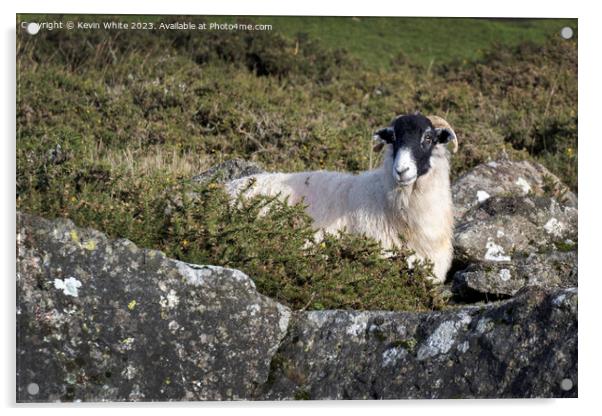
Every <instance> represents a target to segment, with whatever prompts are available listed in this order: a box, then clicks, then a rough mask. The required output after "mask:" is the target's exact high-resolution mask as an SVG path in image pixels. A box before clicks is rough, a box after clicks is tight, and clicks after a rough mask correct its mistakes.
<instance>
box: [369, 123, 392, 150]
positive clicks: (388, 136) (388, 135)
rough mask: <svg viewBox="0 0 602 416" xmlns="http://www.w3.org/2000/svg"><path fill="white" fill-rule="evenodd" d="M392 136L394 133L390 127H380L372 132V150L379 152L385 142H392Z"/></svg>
mask: <svg viewBox="0 0 602 416" xmlns="http://www.w3.org/2000/svg"><path fill="white" fill-rule="evenodd" d="M394 136H395V135H394V131H393V128H392V127H387V128H384V129H380V130H379V131H377V132H376V133H374V136H372V140H373V142H374V146H373V147H372V150H373V151H375V152H380V151H381V150H382V148H383V147H384V146H385V144H387V143H392V142H393V138H394Z"/></svg>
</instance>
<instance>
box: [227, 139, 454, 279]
mask: <svg viewBox="0 0 602 416" xmlns="http://www.w3.org/2000/svg"><path fill="white" fill-rule="evenodd" d="M386 149H387V150H386V152H385V155H384V156H383V160H384V161H383V163H382V165H381V166H380V167H379V168H377V169H374V170H370V171H366V172H362V173H360V174H358V175H353V174H350V173H341V172H327V171H311V172H298V173H264V174H258V175H253V176H249V177H245V178H241V179H237V180H234V181H232V182H229V183H227V184H226V190H227V191H228V193H229V194H230V195H231V196H235V195H237V194H238V193H239V192H240V191H241V190H243V189H245V188H246V187H248V184H249V181H251V180H253V181H255V182H254V184H253V185H252V186H251V187H250V188H249V189H248V190H247V191H246V192H245V194H244V196H245V197H247V198H248V197H252V196H254V195H258V194H260V195H266V196H277V195H280V198H281V199H282V200H284V199H285V198H286V197H288V203H289V204H296V203H299V202H302V201H303V202H304V203H305V204H306V205H307V206H308V207H307V213H308V214H309V216H310V217H312V219H313V220H314V227H315V229H316V230H317V236H320V235H321V231H320V230H324V232H327V233H333V234H334V233H336V232H338V231H339V230H343V229H345V230H346V231H347V232H350V233H354V234H363V235H366V236H368V237H371V238H373V239H375V240H378V241H380V242H381V243H382V245H383V247H384V248H385V249H390V248H393V247H394V246H396V247H399V246H400V245H401V241H400V240H399V237H398V235H400V234H401V235H402V236H403V237H404V239H405V240H406V241H407V246H408V247H409V248H410V249H412V250H414V251H415V252H416V254H417V256H418V257H419V258H422V259H425V258H428V259H430V260H431V261H432V262H433V264H434V270H433V274H434V277H433V281H434V282H436V283H442V282H443V281H444V280H445V275H446V273H447V271H448V270H449V267H450V265H451V260H452V236H453V212H452V199H451V190H450V183H449V162H448V154H447V150H445V148H443V147H442V146H437V147H436V148H435V149H434V151H433V153H432V156H431V169H430V170H429V171H428V172H427V173H426V174H425V175H422V176H420V177H419V178H418V179H417V180H416V181H415V182H414V183H413V184H412V185H409V186H404V187H401V186H399V185H398V184H397V183H396V182H395V180H394V178H393V175H392V169H393V163H394V162H393V157H392V151H393V150H392V146H386Z"/></svg>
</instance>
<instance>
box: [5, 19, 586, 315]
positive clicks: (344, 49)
mask: <svg viewBox="0 0 602 416" xmlns="http://www.w3.org/2000/svg"><path fill="white" fill-rule="evenodd" d="M126 18H129V19H132V17H126ZM153 18H156V17H153ZM88 19H94V18H90V17H88ZM261 19H263V18H257V20H258V21H261ZM270 19H272V18H270ZM277 19H280V20H278V22H285V23H286V24H283V25H280V23H279V25H280V26H278V25H276V24H275V27H281V28H282V30H280V29H279V30H277V31H275V32H273V33H266V32H251V33H245V32H212V33H209V32H208V33H203V36H191V35H190V34H189V33H187V32H170V31H135V32H128V33H126V34H124V33H121V32H117V31H114V32H103V31H88V32H83V33H76V32H75V31H63V32H58V31H53V32H50V33H49V32H41V33H40V34H38V35H37V36H35V37H31V36H29V35H26V34H24V33H23V32H19V35H18V38H17V68H18V71H17V74H18V79H17V83H18V91H17V92H18V94H17V207H18V209H20V210H24V211H27V212H32V213H36V214H39V215H42V216H45V217H56V216H64V217H69V218H71V219H73V220H74V221H75V222H76V223H77V224H79V225H81V226H89V227H93V228H96V229H99V230H102V231H104V232H106V233H108V234H109V235H110V236H113V237H125V238H129V239H131V240H133V241H134V242H136V243H137V244H138V245H140V246H143V247H150V248H155V249H160V250H163V251H165V252H166V253H167V254H168V255H170V256H173V257H176V258H179V259H183V260H186V261H190V262H195V263H212V264H218V265H224V266H229V267H237V268H239V269H241V270H243V271H245V272H246V273H248V274H249V275H250V276H251V277H252V278H254V279H255V281H256V282H257V285H258V288H259V289H260V290H261V291H262V292H263V293H266V294H268V295H270V296H273V297H276V298H278V299H280V300H281V301H283V302H285V303H288V304H289V305H291V306H292V307H294V308H297V309H298V308H310V309H321V308H338V307H340V308H355V309H390V310H396V309H398V310H399V309H401V310H426V309H433V308H440V307H442V306H443V304H442V302H441V300H440V299H439V298H438V297H437V295H435V294H434V292H433V291H432V290H431V289H432V288H431V287H430V285H429V284H428V283H427V282H426V281H425V279H424V276H425V275H426V274H427V273H428V268H429V266H428V265H419V266H417V267H416V268H415V269H412V270H410V269H408V268H407V265H406V262H405V258H406V257H407V256H408V255H409V253H408V252H407V251H406V250H403V249H401V250H399V251H398V252H395V253H391V254H392V255H391V257H390V258H388V259H383V257H382V256H381V255H380V254H381V249H380V247H379V246H378V244H376V243H375V242H374V241H370V240H368V239H365V238H362V237H360V236H349V235H345V234H343V235H341V236H338V238H329V239H327V240H326V241H324V242H317V241H313V240H312V238H311V235H312V232H311V227H310V223H309V219H308V218H307V217H306V216H305V215H304V214H303V209H302V207H300V206H296V207H287V206H286V205H282V204H280V205H278V204H276V205H275V206H274V207H273V209H272V210H271V211H270V214H269V215H267V216H266V217H258V216H257V215H256V213H257V206H258V205H261V204H262V203H265V202H266V201H261V200H256V201H253V204H252V205H246V206H242V207H238V208H234V207H231V206H229V205H228V204H227V202H226V200H225V196H224V194H223V192H222V191H221V189H220V187H219V186H217V185H211V184H209V185H211V186H209V185H207V186H204V187H203V186H201V187H200V188H199V185H193V184H191V183H190V182H189V179H190V177H191V176H193V175H194V174H196V173H198V172H200V171H203V170H205V169H206V168H207V167H209V166H212V165H214V164H216V163H219V162H221V161H224V160H226V159H230V158H233V157H243V158H245V159H250V160H254V161H257V162H259V163H261V164H262V165H263V166H265V167H266V168H267V169H269V170H285V171H295V170H302V169H337V170H346V171H360V170H364V169H368V168H369V167H370V164H371V162H372V163H374V162H375V161H374V160H373V159H377V155H371V153H370V151H369V149H370V137H371V133H372V132H373V131H374V130H375V129H377V128H379V127H382V126H383V125H385V124H387V123H388V122H389V120H391V119H392V118H393V117H394V116H395V115H396V114H400V113H407V112H411V111H414V110H416V109H419V110H421V111H422V112H424V113H427V114H429V113H433V114H438V115H441V116H443V117H445V118H447V120H448V121H449V122H450V123H451V124H452V126H454V128H455V130H456V133H457V134H458V136H459V138H460V146H461V147H460V149H461V150H460V152H459V153H458V154H457V155H455V156H454V158H453V160H452V162H453V175H454V176H457V175H460V174H461V173H463V172H465V171H466V170H468V169H470V168H471V167H473V166H475V165H476V164H478V163H482V162H485V161H488V160H493V159H495V158H498V157H502V156H504V157H511V158H516V159H523V158H528V159H534V160H538V161H540V162H542V163H544V164H545V165H546V166H548V167H549V168H550V169H551V170H552V171H553V172H555V173H556V174H557V175H558V176H560V177H561V179H563V180H564V181H565V182H566V183H568V184H569V186H571V187H572V188H573V189H574V190H577V176H576V172H577V153H578V152H577V114H576V108H577V78H576V74H577V42H576V40H570V41H563V40H560V39H558V37H557V36H552V37H546V36H547V34H548V33H551V32H550V31H552V29H553V28H555V27H556V25H557V24H564V22H560V21H552V20H546V21H539V20H537V21H520V22H514V21H493V20H483V19H479V20H466V21H464V20H453V19H448V20H449V21H448V20H445V21H443V20H437V19H425V20H407V19H399V20H395V19H384V20H382V21H381V20H378V21H376V22H378V23H380V25H376V24H373V23H374V22H375V21H374V19H372V18H370V19H364V18H360V20H359V21H357V20H355V19H352V18H336V19H335V18H333V19H329V24H328V25H325V24H323V25H321V26H319V27H318V26H315V25H316V24H317V23H316V22H319V19H317V18H310V19H307V20H304V19H299V18H277ZM172 20H175V18H173V19H172ZM420 22H422V25H420V24H419V23H420ZM330 23H331V24H330ZM441 23H445V24H444V25H441V26H442V27H441V28H440V30H435V29H434V28H437V27H439V25H440V24H441ZM450 23H453V24H455V26H456V27H457V28H458V30H459V31H465V32H466V34H465V35H460V34H459V35H458V37H457V38H456V39H454V40H453V42H455V43H454V46H453V47H451V46H450V47H447V48H443V49H444V50H441V49H439V48H441V45H442V44H441V43H440V42H439V43H437V42H438V40H437V39H439V38H438V37H439V36H442V37H447V38H449V36H444V33H445V30H448V24H450ZM459 23H461V24H459ZM410 24H411V25H414V26H411V25H410ZM296 25H297V26H296ZM298 25H305V26H304V27H305V29H307V30H306V34H304V35H298V34H296V33H297V32H298V30H297V29H298ZM353 25H357V28H356V29H352V28H351V26H353ZM398 25H399V26H402V25H406V26H404V27H412V28H414V29H415V30H416V32H415V33H419V30H426V31H427V33H428V35H427V34H424V39H423V40H424V42H422V44H423V45H424V46H423V49H420V50H418V49H416V50H413V49H412V48H410V47H409V46H408V47H407V48H406V49H405V50H403V52H404V54H403V55H400V54H399V50H400V49H403V48H402V46H403V45H402V43H404V42H405V44H406V45H418V43H417V42H414V41H413V40H412V39H413V37H412V36H414V35H411V36H410V35H407V37H404V35H403V34H399V35H397V34H395V31H392V30H390V29H391V28H393V27H396V26H398ZM419 26H420V28H419ZM452 27H453V25H452ZM284 28H286V30H284ZM383 28H388V30H386V31H385V32H386V33H384V34H379V33H381V32H382V31H383ZM429 28H430V29H429ZM484 28H487V30H485V29H484ZM320 30H322V31H324V30H330V31H331V32H332V33H330V34H327V33H321V32H319V31H320ZM355 30H357V32H356V31H355ZM554 30H555V29H554ZM345 31H347V33H348V34H349V35H348V36H347V38H346V39H344V40H343V39H342V38H340V39H338V38H337V36H340V34H341V33H345ZM362 31H365V34H362V33H364V32H362ZM486 31H489V32H488V33H490V34H491V36H493V34H494V33H497V32H499V31H502V32H503V33H501V34H500V35H499V40H501V41H502V43H501V44H496V45H492V44H491V43H490V40H491V39H490V38H488V37H487V36H485V35H483V36H482V37H479V36H477V33H485V32H486ZM552 32H554V31H552ZM337 33H339V35H337ZM554 33H555V32H554ZM318 35H319V36H320V37H319V40H318V37H317V36H318ZM381 35H382V36H381ZM416 36H418V35H416ZM523 38H528V39H531V41H530V42H522V40H523ZM337 39H338V40H337ZM376 39H380V40H378V41H377V40H376ZM488 39H489V40H488ZM496 39H498V37H497V36H496ZM396 42H399V47H397V46H396V45H398V43H396ZM517 42H520V43H517ZM462 44H464V45H465V49H462V48H461V45H462ZM362 45H364V46H362ZM366 45H372V48H366ZM387 45H390V46H387ZM478 45H481V46H483V48H484V49H482V50H480V49H479V48H480V46H478ZM379 48H380V49H379ZM454 48H456V49H457V50H456V49H454ZM368 49H371V50H368ZM385 50H386V51H387V52H386V53H385V52H384V51H385ZM460 50H462V51H463V52H462V53H466V55H461V54H460V52H458V51H460ZM425 51H426V52H425ZM370 54H374V55H372V57H373V56H377V55H378V56H380V61H374V59H372V57H371V55H370ZM460 55H461V56H460ZM465 59H466V62H464V60H465ZM368 62H369V63H368ZM375 62H378V66H377V67H375V66H372V65H373V64H374V63H375ZM191 192H195V193H197V194H199V195H202V196H203V197H202V198H201V199H200V200H198V199H194V200H190V199H189V198H188V196H189V195H190V193H191ZM174 204H175V205H174ZM174 207H175V208H174ZM375 282H376V283H375Z"/></svg>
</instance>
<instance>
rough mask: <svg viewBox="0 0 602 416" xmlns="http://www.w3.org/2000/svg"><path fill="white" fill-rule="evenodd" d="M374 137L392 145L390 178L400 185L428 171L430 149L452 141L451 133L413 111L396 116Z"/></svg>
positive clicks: (452, 134)
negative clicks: (411, 113) (412, 112)
mask: <svg viewBox="0 0 602 416" xmlns="http://www.w3.org/2000/svg"><path fill="white" fill-rule="evenodd" d="M374 137H375V139H379V140H380V141H382V142H384V143H386V144H390V145H392V146H393V152H392V156H393V164H392V166H393V168H392V172H391V173H392V175H393V179H394V180H395V181H396V182H397V183H398V184H399V185H400V186H408V185H411V184H413V183H414V182H415V181H416V179H418V177H420V176H422V175H424V174H426V173H427V172H428V171H429V169H430V168H431V164H430V161H431V155H432V152H433V149H434V148H435V146H436V145H438V144H443V143H447V142H449V141H450V140H452V139H453V138H454V133H453V132H452V131H451V130H449V129H446V128H435V127H433V124H432V123H431V121H430V120H429V119H428V118H427V117H425V116H423V115H421V114H413V115H405V116H400V117H398V118H396V119H395V120H394V121H393V122H392V123H391V126H389V127H387V128H384V129H382V130H379V131H378V132H376V134H375V136H374Z"/></svg>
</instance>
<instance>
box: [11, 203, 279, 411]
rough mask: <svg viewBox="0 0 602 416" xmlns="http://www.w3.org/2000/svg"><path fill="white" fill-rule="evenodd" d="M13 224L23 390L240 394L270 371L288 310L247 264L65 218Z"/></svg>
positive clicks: (67, 397) (114, 397) (47, 395)
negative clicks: (148, 246) (198, 256)
mask: <svg viewBox="0 0 602 416" xmlns="http://www.w3.org/2000/svg"><path fill="white" fill-rule="evenodd" d="M17 227H18V228H17V244H18V253H17V300H18V304H17V400H18V401H55V400H61V401H72V400H82V401H105V400H111V401H124V400H131V401H138V400H222V399H224V400H225V399H230V400H236V399H243V398H252V397H255V391H256V389H257V387H258V386H261V385H263V384H264V383H265V382H266V381H267V378H268V372H269V366H270V362H271V360H272V357H273V355H274V354H275V353H276V350H277V348H278V346H279V345H280V341H281V340H282V338H283V337H284V336H285V333H286V329H287V327H288V321H289V318H290V315H291V312H290V310H289V309H288V308H286V307H284V306H282V305H281V304H279V303H277V302H275V301H273V300H271V299H269V298H267V297H265V296H263V295H260V294H259V293H257V291H256V290H255V284H254V283H253V281H252V280H251V279H249V278H248V277H247V276H246V275H244V274H243V273H241V272H240V271H238V270H230V269H224V268H221V267H214V266H196V265H192V264H187V263H183V262H179V261H176V260H172V259H169V258H166V257H165V256H164V255H163V254H162V253H160V252H157V251H153V250H145V249H140V248H138V247H136V246H135V245H134V244H133V243H131V242H130V241H128V240H109V239H107V237H106V236H104V235H103V234H101V233H99V232H96V231H93V230H87V229H81V228H77V227H75V226H74V225H73V223H71V222H70V221H66V220H55V221H46V220H43V219H41V218H37V217H32V216H29V215H25V214H20V215H18V217H17ZM31 393H35V394H31Z"/></svg>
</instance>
